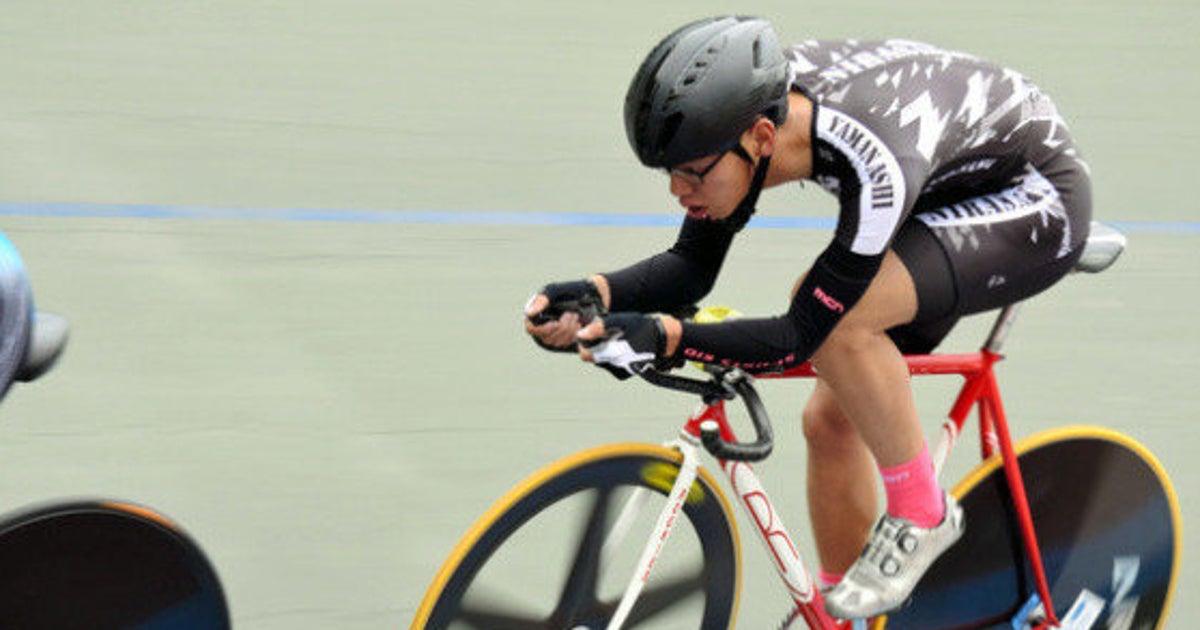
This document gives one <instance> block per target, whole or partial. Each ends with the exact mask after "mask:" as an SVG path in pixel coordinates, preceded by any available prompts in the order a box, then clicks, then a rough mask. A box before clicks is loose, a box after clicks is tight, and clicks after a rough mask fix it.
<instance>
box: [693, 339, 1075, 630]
mask: <svg viewBox="0 0 1200 630" xmlns="http://www.w3.org/2000/svg"><path fill="white" fill-rule="evenodd" d="M1003 358H1004V356H1003V355H1001V354H998V353H996V352H992V351H990V350H987V349H983V350H980V351H979V352H975V353H970V354H929V355H907V356H905V357H904V360H905V362H906V363H907V364H908V372H909V374H913V375H950V374H957V375H960V376H962V377H964V378H965V379H966V382H965V383H963V387H962V390H960V391H959V394H958V398H957V399H956V400H955V402H954V406H953V407H952V408H951V409H950V413H949V417H950V419H951V420H952V421H953V422H954V423H955V424H956V425H957V426H958V429H959V433H960V434H961V432H962V428H963V426H964V424H965V423H966V420H967V416H968V415H969V414H970V412H971V408H972V407H975V406H976V405H978V409H979V447H980V453H981V455H982V456H983V459H988V458H989V457H991V456H992V455H993V454H994V452H995V449H996V447H997V446H998V447H999V449H1000V456H1001V459H1002V460H1003V464H1004V475H1005V478H1006V479H1007V481H1008V487H1009V498H1010V499H1011V500H1012V504H1013V509H1014V510H1016V514H1017V521H1018V525H1019V526H1020V529H1021V539H1022V541H1023V542H1024V545H1025V555H1026V556H1028V558H1029V564H1030V568H1031V569H1032V571H1033V578H1034V582H1035V584H1036V586H1037V592H1038V596H1039V597H1041V599H1042V602H1043V607H1044V609H1045V611H1046V615H1047V619H1046V621H1045V623H1043V624H1042V625H1040V626H1038V628H1039V630H1040V629H1042V628H1050V627H1059V626H1060V625H1061V622H1060V621H1059V620H1058V617H1057V615H1056V614H1055V612H1054V602H1053V601H1052V600H1051V598H1050V586H1049V581H1048V580H1047V579H1046V569H1045V567H1044V565H1043V564H1042V552H1041V547H1040V546H1039V545H1038V541H1037V531H1036V530H1035V529H1034V526H1033V514H1032V512H1031V511H1030V508H1029V498H1028V496H1027V494H1026V492H1025V480H1024V478H1023V477H1022V475H1021V468H1020V465H1019V464H1018V462H1017V455H1016V451H1015V449H1014V448H1013V442H1012V436H1011V434H1010V433H1009V430H1008V421H1007V419H1006V418H1005V415H1004V404H1003V403H1002V402H1001V400H1000V385H999V383H998V381H997V380H996V373H995V371H994V370H993V366H995V364H996V362H998V361H1000V360H1001V359H1003ZM815 376H817V371H816V369H815V368H813V366H812V364H811V363H805V364H803V365H800V366H797V367H794V368H791V369H789V370H786V371H784V372H783V373H780V374H762V375H760V376H759V377H758V378H762V379H780V378H811V377H815ZM705 415H707V413H706V414H705ZM721 420H722V423H721V424H722V435H724V434H725V433H726V431H728V426H729V425H728V421H727V420H725V417H724V413H721ZM697 424H698V423H697ZM731 435H732V432H730V436H731ZM730 436H725V437H727V438H728V437H730ZM806 608H808V607H806V606H804V605H801V606H800V609H801V611H803V612H805V619H806V620H808V619H809V615H808V612H809V611H807V610H806ZM816 616H817V617H818V618H820V617H821V616H824V617H828V614H826V615H819V614H818V615H816ZM809 621H810V624H811V621H812V620H809ZM816 627H825V626H824V625H821V626H816Z"/></svg>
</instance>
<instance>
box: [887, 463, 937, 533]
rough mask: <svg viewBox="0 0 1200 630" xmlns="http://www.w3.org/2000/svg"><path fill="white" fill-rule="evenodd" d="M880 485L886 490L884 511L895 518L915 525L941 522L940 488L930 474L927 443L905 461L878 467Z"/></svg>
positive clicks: (931, 465) (923, 525)
mask: <svg viewBox="0 0 1200 630" xmlns="http://www.w3.org/2000/svg"><path fill="white" fill-rule="evenodd" d="M879 472H880V473H882V474H883V487H884V490H885V491H886V492H887V512H888V514H890V515H892V516H895V517H897V518H903V519H907V520H909V521H912V523H913V524H914V525H916V526H917V527H933V526H935V525H937V524H939V523H941V522H942V516H943V515H944V513H945V511H946V506H945V505H944V504H943V503H942V489H941V487H939V486H938V483H937V479H936V478H934V476H933V461H932V460H930V458H929V447H928V446H923V447H921V453H920V454H919V455H917V456H916V457H915V458H913V459H912V461H910V462H908V463H907V464H901V465H899V466H894V467H892V468H880V469H879Z"/></svg>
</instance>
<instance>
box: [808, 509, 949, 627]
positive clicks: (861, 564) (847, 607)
mask: <svg viewBox="0 0 1200 630" xmlns="http://www.w3.org/2000/svg"><path fill="white" fill-rule="evenodd" d="M944 497H945V499H944V500H945V504H946V515H945V516H944V517H943V518H942V522H941V523H940V524H938V525H937V526H935V527H933V528H930V529H925V528H923V527H917V526H916V525H913V524H912V523H910V522H909V521H907V520H905V519H902V518H895V517H892V516H888V515H887V514H884V515H883V516H882V517H881V518H880V519H879V522H878V523H876V524H875V529H874V530H872V532H871V539H870V540H869V541H868V542H867V547H866V549H865V550H864V551H863V552H862V555H861V556H859V558H858V560H855V561H854V564H853V565H851V566H850V570H848V571H846V576H845V577H844V578H842V581H841V582H839V583H838V585H837V586H835V587H833V590H831V591H829V593H828V594H827V595H825V608H826V610H828V611H829V613H830V614H832V615H833V616H835V617H838V618H839V619H865V618H867V617H874V616H877V615H880V614H883V613H885V612H887V611H889V610H892V609H894V608H897V607H899V606H900V604H902V603H904V600H906V599H908V596H909V594H911V593H912V590H913V589H914V588H916V586H917V582H919V581H920V580H921V577H922V576H923V575H925V571H927V570H928V569H929V567H930V565H932V564H933V561H934V560H937V559H938V558H939V557H940V556H941V555H942V554H943V553H944V552H945V551H946V550H947V549H949V548H950V546H951V545H953V544H954V543H955V542H957V541H958V539H959V537H961V536H962V533H963V529H964V522H963V511H962V507H960V506H959V505H958V501H955V500H954V497H952V496H950V494H949V493H944Z"/></svg>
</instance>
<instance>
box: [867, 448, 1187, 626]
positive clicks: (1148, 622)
mask: <svg viewBox="0 0 1200 630" xmlns="http://www.w3.org/2000/svg"><path fill="white" fill-rule="evenodd" d="M1017 450H1018V453H1019V461H1020V465H1021V472H1022V475H1023V477H1024V480H1025V485H1026V490H1027V491H1028V494H1029V502H1030V508H1031V510H1032V513H1033V520H1034V526H1035V528H1036V530H1037V535H1038V541H1039V544H1040V545H1041V549H1042V556H1043V561H1044V563H1045V569H1046V575H1047V579H1048V580H1049V583H1050V596H1051V598H1052V599H1053V600H1054V608H1055V612H1056V614H1057V616H1058V618H1059V619H1060V620H1066V619H1067V617H1068V615H1070V616H1071V617H1072V618H1073V619H1074V620H1075V621H1076V622H1077V623H1080V624H1081V625H1079V626H1075V627H1092V628H1161V627H1164V625H1165V623H1166V618H1167V611H1168V609H1169V606H1170V600H1171V594H1172V591H1173V588H1174V583H1175V576H1176V573H1177V572H1178V566H1179V550H1180V545H1179V536H1180V531H1181V530H1180V520H1179V504H1178V500H1177V498H1176V495H1175V491H1174V488H1173V487H1172V486H1171V481H1170V479H1169V478H1168V477H1167V475H1166V472H1165V471H1164V470H1163V468H1162V466H1161V465H1160V464H1159V463H1158V461H1157V460H1156V459H1155V458H1154V456H1153V455H1152V454H1151V453H1150V452H1149V451H1147V450H1146V449H1145V448H1144V447H1142V446H1141V445H1139V444H1138V443H1137V442H1135V441H1134V440H1132V439H1131V438H1129V437H1126V436H1124V435H1122V434H1120V433H1117V432H1114V431H1109V430H1106V429H1100V428H1096V427H1071V428H1066V429H1060V430H1055V431H1050V432H1047V433H1043V434H1039V435H1037V436H1034V437H1032V438H1030V439H1028V440H1025V441H1024V442H1022V443H1021V444H1018V445H1017ZM955 495H956V496H958V497H959V498H960V501H961V503H962V505H963V508H964V510H965V511H966V517H967V530H966V533H965V534H964V535H963V538H962V540H961V541H960V542H959V543H958V544H956V545H955V546H954V547H953V548H951V550H950V551H949V552H947V554H946V556H945V557H943V558H941V559H939V560H938V562H937V563H936V564H935V565H934V566H933V568H932V569H930V572H929V573H928V574H927V575H926V576H925V578H924V579H923V580H922V582H921V583H920V584H919V585H918V586H917V589H916V591H915V592H914V594H913V597H912V600H911V602H910V604H909V605H908V606H907V607H905V608H902V609H900V610H899V611H897V612H894V613H892V614H891V615H889V616H888V617H887V618H886V619H884V620H881V621H880V622H879V623H878V624H877V627H882V626H884V625H886V627H887V628H889V629H893V628H897V629H900V628H922V629H930V628H1009V629H1011V628H1012V627H1013V624H1012V620H1013V619H1014V618H1016V619H1022V618H1024V616H1025V615H1026V614H1028V612H1029V611H1031V610H1034V609H1036V608H1037V606H1038V605H1039V601H1038V600H1037V599H1036V587H1035V585H1034V582H1033V578H1032V574H1031V573H1030V570H1029V566H1028V563H1027V562H1026V561H1025V559H1024V551H1023V547H1022V541H1021V535H1020V531H1019V530H1018V529H1017V525H1016V520H1015V517H1014V514H1013V510H1012V507H1011V505H1010V501H1009V498H1008V496H1009V493H1008V484H1007V482H1006V481H1005V479H1004V471H1003V469H1002V468H1001V465H1000V462H999V461H998V458H992V459H990V460H988V461H987V462H984V463H983V464H982V465H980V467H979V468H977V469H976V470H975V471H974V472H973V473H971V474H970V475H968V476H967V477H966V478H965V479H964V480H963V481H962V482H961V483H960V484H959V486H958V487H957V488H956V489H955ZM1089 624H1090V625H1089Z"/></svg>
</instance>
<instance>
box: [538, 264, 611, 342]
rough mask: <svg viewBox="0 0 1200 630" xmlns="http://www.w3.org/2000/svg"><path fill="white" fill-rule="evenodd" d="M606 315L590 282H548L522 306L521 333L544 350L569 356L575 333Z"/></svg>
mask: <svg viewBox="0 0 1200 630" xmlns="http://www.w3.org/2000/svg"><path fill="white" fill-rule="evenodd" d="M605 288H607V287H605ZM606 312H607V309H606V308H605V306H604V297H603V295H602V293H601V291H600V289H599V288H598V287H597V286H596V283H595V282H593V280H591V279H589V280H574V281H571V282H552V283H550V284H548V285H546V286H545V287H544V288H542V290H541V292H540V293H537V294H535V295H534V296H533V297H531V298H529V302H527V303H526V304H525V332H527V333H529V335H530V336H531V337H533V340H534V342H535V343H537V344H538V345H539V346H541V347H543V348H545V349H546V350H551V351H555V352H573V351H574V347H575V344H576V334H578V333H579V330H580V329H581V328H582V327H583V326H585V325H587V324H588V323H589V322H591V321H592V320H593V319H595V318H596V317H598V316H600V315H603V314H605V313H606Z"/></svg>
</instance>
